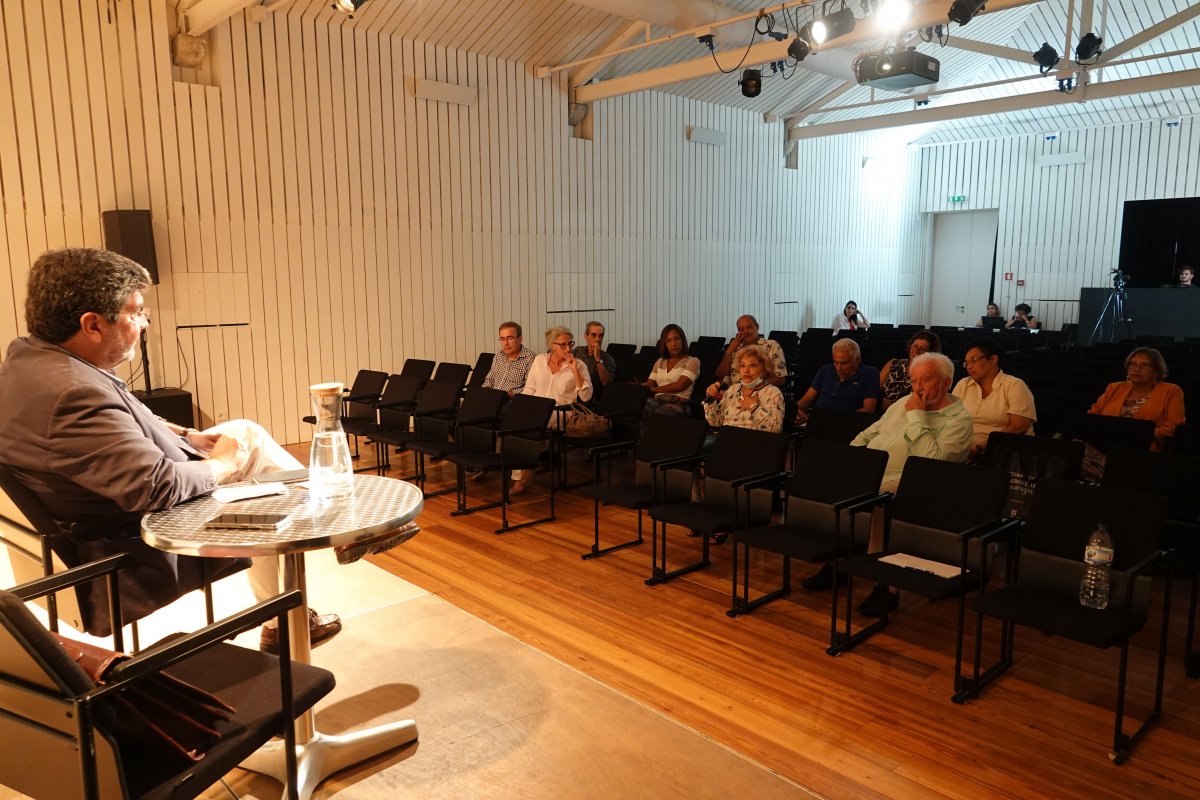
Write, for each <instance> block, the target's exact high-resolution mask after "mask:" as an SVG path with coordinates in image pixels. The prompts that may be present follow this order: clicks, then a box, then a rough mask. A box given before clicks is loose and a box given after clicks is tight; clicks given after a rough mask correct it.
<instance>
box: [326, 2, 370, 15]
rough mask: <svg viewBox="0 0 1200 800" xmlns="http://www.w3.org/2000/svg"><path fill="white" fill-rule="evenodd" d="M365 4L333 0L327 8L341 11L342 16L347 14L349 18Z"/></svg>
mask: <svg viewBox="0 0 1200 800" xmlns="http://www.w3.org/2000/svg"><path fill="white" fill-rule="evenodd" d="M366 2H367V0H333V2H332V3H330V5H329V7H330V8H335V9H337V10H338V11H341V12H342V13H343V14H349V15H350V16H351V17H353V16H354V12H355V11H358V10H359V9H360V8H362V7H363V5H364V4H365V3H366Z"/></svg>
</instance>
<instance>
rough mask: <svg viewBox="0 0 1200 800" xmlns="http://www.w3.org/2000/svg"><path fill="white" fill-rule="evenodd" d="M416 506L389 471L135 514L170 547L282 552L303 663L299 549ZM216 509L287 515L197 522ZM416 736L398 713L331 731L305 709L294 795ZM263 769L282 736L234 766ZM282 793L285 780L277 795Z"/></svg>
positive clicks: (354, 534) (379, 529) (417, 498)
mask: <svg viewBox="0 0 1200 800" xmlns="http://www.w3.org/2000/svg"><path fill="white" fill-rule="evenodd" d="M423 507H424V501H423V499H422V496H421V490H420V489H418V488H417V487H415V486H413V485H412V484H409V483H406V482H404V481H399V480H396V479H394V478H381V477H376V476H374V475H355V476H354V495H353V496H351V497H349V498H346V499H344V500H334V501H330V502H326V503H320V502H316V501H314V500H312V499H311V498H310V497H309V492H308V490H307V489H306V488H303V487H302V486H300V485H298V484H292V485H290V486H288V487H287V492H286V493H284V494H278V495H270V496H267V497H259V498H254V499H251V500H240V501H237V502H233V503H221V502H218V501H217V500H215V499H213V498H212V497H211V496H208V497H202V498H197V499H196V500H193V501H191V502H188V503H183V504H181V505H178V506H175V507H174V508H171V509H168V510H166V511H158V512H155V513H153V514H148V515H146V517H144V518H143V519H142V539H143V540H145V542H146V543H147V544H149V545H151V546H153V547H157V548H158V549H160V550H166V551H167V552H171V553H179V554H181V555H189V556H209V557H226V558H228V557H235V558H236V557H244V556H251V557H263V556H267V557H269V556H282V557H283V565H282V566H283V570H282V580H281V582H282V584H283V585H282V586H281V587H280V588H281V589H284V590H290V589H299V590H300V593H301V596H302V597H303V598H304V601H303V602H302V603H301V605H300V606H299V607H297V608H294V609H292V610H291V611H290V612H289V618H288V622H289V627H290V628H291V631H292V636H291V648H290V653H291V656H292V658H293V659H295V660H296V661H299V662H301V663H304V664H308V663H311V649H310V645H309V641H308V636H304V635H298V634H300V633H302V632H304V631H307V630H308V597H307V589H306V585H305V575H304V553H305V552H306V551H308V550H319V549H321V548H325V547H338V546H341V545H352V544H354V543H356V542H363V541H366V540H369V539H373V538H375V537H377V536H379V535H380V534H383V533H386V532H387V531H391V530H395V529H396V528H399V527H401V526H402V525H405V524H407V523H409V522H411V521H412V520H413V519H414V518H415V517H416V516H417V514H419V513H420V512H421V509H422V508H423ZM221 513H269V514H289V515H291V518H292V522H291V525H289V526H288V527H286V528H284V529H283V530H280V531H231V530H219V529H214V528H207V527H205V523H207V522H208V521H209V520H211V519H212V518H213V517H215V516H217V515H218V514H221ZM416 738H417V724H416V723H415V722H414V721H412V720H402V721H400V722H393V723H389V724H387V725H381V726H378V727H375V728H369V729H367V730H363V731H357V732H355V733H351V734H347V735H344V736H334V735H329V734H323V733H321V732H319V731H317V730H316V724H315V719H314V714H313V712H312V711H311V710H309V711H308V712H306V713H305V714H303V715H302V716H301V717H299V718H298V719H297V720H296V742H297V745H296V751H297V752H296V759H297V764H298V773H297V774H298V781H297V783H298V784H299V785H298V787H297V789H298V796H299V797H300V798H302V799H303V800H308V798H309V797H310V796H311V795H312V792H313V790H315V789H316V787H317V785H318V784H320V782H321V781H323V780H324V779H325V778H327V777H328V776H330V775H332V774H333V773H335V772H337V771H338V770H341V769H344V768H345V767H348V766H350V765H352V764H357V763H358V762H360V761H365V760H366V759H368V758H372V757H373V756H376V755H378V754H380V753H383V752H386V751H387V750H391V749H392V748H394V747H399V746H401V745H404V744H408V743H409V742H411V741H414V740H415V739H416ZM241 766H242V767H244V768H245V769H250V770H253V771H255V772H260V773H263V774H265V775H270V776H272V777H274V778H275V779H276V780H278V781H280V782H281V783H282V782H284V780H285V778H286V769H285V766H284V754H283V742H282V741H280V740H276V741H273V742H271V743H270V744H268V745H267V746H265V747H263V748H262V749H261V750H259V751H258V752H257V753H255V754H254V755H253V756H251V757H250V758H249V759H247V760H246V761H245V762H244V763H243V764H242V765H241ZM283 796H284V797H285V798H286V797H287V787H284V795H283Z"/></svg>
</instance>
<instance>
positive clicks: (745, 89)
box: [738, 69, 762, 97]
mask: <svg viewBox="0 0 1200 800" xmlns="http://www.w3.org/2000/svg"><path fill="white" fill-rule="evenodd" d="M738 85H739V86H741V87H742V96H743V97H758V95H759V93H760V92H762V70H760V69H748V70H745V71H744V72H742V79H741V80H740V81H738Z"/></svg>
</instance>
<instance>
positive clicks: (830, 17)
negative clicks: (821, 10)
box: [812, 6, 855, 44]
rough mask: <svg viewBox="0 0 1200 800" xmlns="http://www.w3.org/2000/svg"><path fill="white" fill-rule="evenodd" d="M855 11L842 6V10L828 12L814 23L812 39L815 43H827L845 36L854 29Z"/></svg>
mask: <svg viewBox="0 0 1200 800" xmlns="http://www.w3.org/2000/svg"><path fill="white" fill-rule="evenodd" d="M854 23H855V19H854V12H853V11H851V10H850V9H848V8H846V7H845V6H842V10H841V11H835V12H833V13H832V14H826V15H825V16H823V17H821V18H820V19H818V20H815V21H814V22H813V24H812V35H813V38H812V41H813V43H814V44H825V42H827V41H829V40H830V39H836V38H838V37H839V36H845V35H846V34H847V33H850V31H852V30H854Z"/></svg>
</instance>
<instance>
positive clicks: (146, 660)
mask: <svg viewBox="0 0 1200 800" xmlns="http://www.w3.org/2000/svg"><path fill="white" fill-rule="evenodd" d="M302 599H303V598H302V595H301V594H300V590H299V589H292V590H291V591H288V592H284V593H283V594H280V595H277V596H275V597H272V598H271V599H270V600H264V601H263V602H261V603H258V604H257V605H253V606H251V607H250V608H247V609H246V610H245V611H239V612H238V613H236V614H234V615H232V616H229V617H226V618H225V619H223V620H221V621H219V622H214V623H213V624H212V625H209V626H207V627H204V628H201V629H200V630H198V631H196V632H195V633H189V634H186V635H185V636H181V637H179V638H177V639H172V640H171V641H170V642H167V643H165V644H162V645H156V646H154V647H151V648H150V649H149V650H144V651H142V652H141V653H139V654H138V655H136V656H134V657H133V658H131V659H130V660H128V661H123V662H121V663H120V664H118V665H117V666H116V667H114V668H113V670H112V672H111V673H109V677H108V680H107V682H106V683H105V690H106V693H107V690H112V687H113V684H120V683H125V684H128V683H130V682H133V681H136V680H139V679H141V678H143V677H146V676H147V675H152V674H154V673H157V672H161V671H162V670H163V669H165V668H167V667H169V666H170V665H171V664H174V663H176V662H177V661H181V660H183V659H185V658H187V657H188V656H191V655H194V654H195V653H198V652H200V651H201V650H204V649H206V648H209V647H212V646H213V645H214V644H217V643H219V642H223V641H225V640H226V639H230V638H232V637H234V636H236V635H238V634H239V633H242V632H243V631H248V630H250V629H251V628H257V627H258V626H259V625H262V624H263V623H264V622H266V621H267V620H269V619H271V618H273V617H276V618H277V617H281V616H283V615H284V614H286V613H287V612H288V611H289V610H290V609H293V608H296V607H297V606H299V605H300V603H301V601H302ZM289 633H290V634H291V635H293V636H294V635H296V631H289ZM301 633H307V630H306V631H302V632H301Z"/></svg>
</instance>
